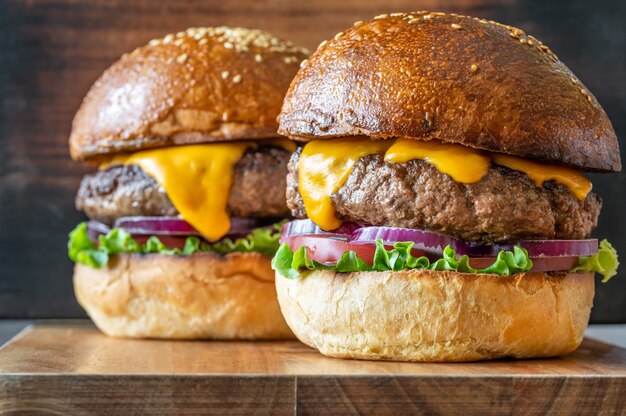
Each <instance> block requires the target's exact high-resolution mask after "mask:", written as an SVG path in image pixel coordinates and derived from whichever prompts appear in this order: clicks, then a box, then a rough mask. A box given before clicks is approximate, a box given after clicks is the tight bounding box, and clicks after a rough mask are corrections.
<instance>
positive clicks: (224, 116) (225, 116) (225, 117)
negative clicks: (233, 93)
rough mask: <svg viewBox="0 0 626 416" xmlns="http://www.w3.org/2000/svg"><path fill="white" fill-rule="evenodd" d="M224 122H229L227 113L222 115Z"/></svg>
mask: <svg viewBox="0 0 626 416" xmlns="http://www.w3.org/2000/svg"><path fill="white" fill-rule="evenodd" d="M222 121H228V113H227V112H226V111H224V112H223V113H222Z"/></svg>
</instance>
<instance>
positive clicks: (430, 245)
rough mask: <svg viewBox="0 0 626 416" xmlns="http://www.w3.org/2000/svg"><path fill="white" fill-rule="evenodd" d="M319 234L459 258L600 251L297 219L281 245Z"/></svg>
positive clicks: (573, 244)
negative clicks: (325, 225)
mask: <svg viewBox="0 0 626 416" xmlns="http://www.w3.org/2000/svg"><path fill="white" fill-rule="evenodd" d="M304 235H315V236H323V237H329V238H336V239H344V240H345V241H348V242H350V243H352V244H374V242H375V241H376V240H377V239H380V240H382V241H383V244H385V245H386V246H392V245H393V244H394V243H396V242H406V241H412V242H414V243H415V247H414V248H415V249H416V250H419V251H423V252H425V253H432V254H436V255H441V254H442V253H443V249H444V248H445V247H446V246H448V245H449V246H450V247H452V248H453V249H454V250H455V251H456V252H457V254H458V255H459V256H462V255H468V256H470V257H495V256H497V255H498V253H499V252H500V251H503V250H508V251H512V250H513V247H514V246H519V247H522V248H524V249H526V250H527V251H528V255H529V257H531V258H540V257H574V256H576V257H579V256H591V255H593V254H596V253H597V252H598V240H596V239H585V240H522V241H517V242H504V243H494V244H484V243H476V242H471V241H463V240H461V239H458V238H455V237H452V236H448V235H444V234H439V233H435V232H431V231H425V230H416V229H410V228H399V227H375V226H364V225H362V224H358V223H350V222H347V223H344V224H343V225H342V226H341V227H340V228H338V229H336V230H333V231H330V232H328V231H324V230H322V229H321V228H319V227H318V226H317V225H316V224H315V223H314V222H313V221H311V220H308V219H307V220H294V221H291V222H288V223H286V224H284V225H283V229H282V234H281V240H280V241H281V243H283V242H286V241H288V239H289V237H291V236H304Z"/></svg>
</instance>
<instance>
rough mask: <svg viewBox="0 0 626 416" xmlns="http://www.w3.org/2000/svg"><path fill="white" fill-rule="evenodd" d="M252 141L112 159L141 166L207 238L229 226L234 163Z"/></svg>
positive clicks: (144, 151) (149, 152)
mask: <svg viewBox="0 0 626 416" xmlns="http://www.w3.org/2000/svg"><path fill="white" fill-rule="evenodd" d="M251 146H255V143H254V142H231V143H209V144H197V145H189V146H174V147H168V148H163V149H153V150H142V151H139V152H137V153H133V154H131V155H128V156H118V157H116V158H114V159H113V161H112V163H115V164H126V165H137V166H140V167H141V169H143V170H144V171H145V172H146V173H147V174H148V175H150V176H152V177H153V178H154V179H155V180H156V181H157V182H158V183H159V185H161V186H162V187H163V188H164V189H165V192H167V195H168V196H169V198H170V200H171V201H172V203H173V204H174V206H175V207H176V209H177V210H178V212H179V213H180V215H181V216H182V217H183V219H184V220H185V221H187V222H188V223H190V224H191V225H193V226H194V227H195V228H196V229H197V230H198V231H199V232H200V233H201V234H202V235H203V236H204V237H205V238H207V239H208V240H210V241H215V240H219V239H220V238H222V237H223V236H224V235H226V233H227V232H228V230H229V229H230V217H229V215H228V213H227V212H226V207H227V204H228V196H229V194H230V185H231V183H232V179H233V166H234V165H235V163H237V161H238V160H239V159H241V156H242V155H243V153H244V152H245V151H246V149H247V148H248V147H251Z"/></svg>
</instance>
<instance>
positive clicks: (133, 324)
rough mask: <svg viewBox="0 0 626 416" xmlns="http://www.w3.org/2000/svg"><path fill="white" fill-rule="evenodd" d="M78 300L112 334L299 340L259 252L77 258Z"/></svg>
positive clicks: (146, 336)
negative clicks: (98, 264) (97, 260)
mask: <svg viewBox="0 0 626 416" xmlns="http://www.w3.org/2000/svg"><path fill="white" fill-rule="evenodd" d="M74 291H75V293H76V298H77V299H78V302H79V303H80V304H81V306H82V307H83V308H85V310H86V311H87V313H88V314H89V316H90V317H91V319H92V320H93V321H94V322H95V324H96V325H97V326H98V328H100V330H102V332H104V333H105V334H107V335H110V336H116V337H137V338H170V339H203V338H211V339H281V338H293V334H292V333H291V331H290V330H289V328H288V327H287V325H286V324H285V320H284V319H283V317H282V315H281V313H280V309H279V307H278V302H277V300H276V289H275V287H274V272H273V271H272V269H271V267H270V260H269V259H268V258H266V257H263V256H262V255H261V254H258V253H245V254H244V253H233V254H229V255H227V256H224V257H222V256H218V255H216V254H213V253H199V254H193V255H191V256H169V255H162V254H149V255H131V254H122V255H118V256H116V257H115V258H114V259H113V260H112V261H111V262H110V263H109V265H108V266H107V267H105V268H102V269H93V268H91V267H88V266H84V265H81V264H76V267H75V269H74Z"/></svg>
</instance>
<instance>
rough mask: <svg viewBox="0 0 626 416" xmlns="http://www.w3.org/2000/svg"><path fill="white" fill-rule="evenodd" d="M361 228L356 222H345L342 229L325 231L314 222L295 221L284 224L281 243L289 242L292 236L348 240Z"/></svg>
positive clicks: (307, 220)
mask: <svg viewBox="0 0 626 416" xmlns="http://www.w3.org/2000/svg"><path fill="white" fill-rule="evenodd" d="M359 227H361V225H359V224H357V223H354V222H344V223H343V224H342V225H341V227H339V228H337V229H336V230H333V231H324V230H322V229H321V228H320V227H318V226H317V224H315V223H314V222H313V221H311V220H309V219H306V220H293V221H289V222H287V223H285V224H283V228H282V230H281V233H280V242H281V243H284V242H287V239H288V238H289V237H291V236H304V235H316V236H324V237H337V238H343V239H346V240H347V239H348V237H349V236H350V234H351V233H352V232H353V231H355V230H356V229H358V228H359Z"/></svg>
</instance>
